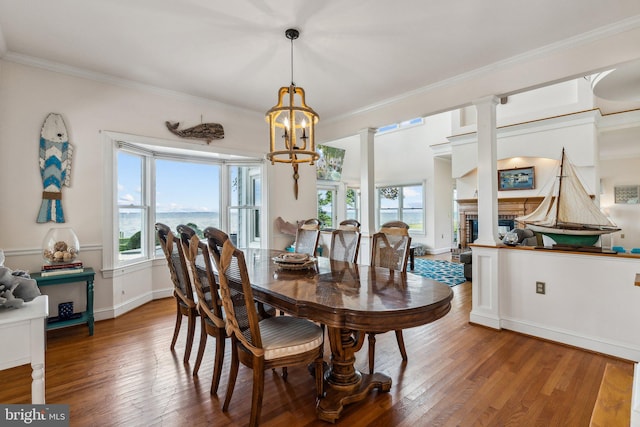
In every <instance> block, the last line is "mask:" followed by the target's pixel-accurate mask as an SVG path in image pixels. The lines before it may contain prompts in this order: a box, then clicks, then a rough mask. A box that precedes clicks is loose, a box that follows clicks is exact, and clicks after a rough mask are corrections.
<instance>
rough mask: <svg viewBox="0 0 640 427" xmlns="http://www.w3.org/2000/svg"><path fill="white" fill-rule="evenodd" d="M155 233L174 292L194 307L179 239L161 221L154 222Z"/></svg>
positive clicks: (187, 271) (189, 280) (185, 302)
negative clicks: (167, 267)
mask: <svg viewBox="0 0 640 427" xmlns="http://www.w3.org/2000/svg"><path fill="white" fill-rule="evenodd" d="M156 233H157V236H158V240H159V241H160V247H161V248H162V251H163V252H164V255H165V257H166V259H167V264H168V265H169V273H170V274H171V281H172V282H173V288H174V294H175V295H176V296H177V297H178V298H179V299H180V300H181V301H182V302H183V303H184V304H186V305H188V306H190V307H195V306H196V302H195V298H194V295H193V288H192V287H191V278H190V277H189V270H188V269H187V262H186V259H185V256H184V252H183V251H182V246H181V245H180V241H179V239H178V238H176V236H175V235H174V234H173V232H172V231H171V229H170V228H169V227H168V226H167V225H165V224H162V223H156Z"/></svg>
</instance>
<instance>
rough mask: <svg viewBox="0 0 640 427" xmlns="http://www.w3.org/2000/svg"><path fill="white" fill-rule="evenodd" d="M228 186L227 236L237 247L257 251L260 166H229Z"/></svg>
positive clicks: (260, 197) (258, 241)
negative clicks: (250, 248) (255, 249)
mask: <svg viewBox="0 0 640 427" xmlns="http://www.w3.org/2000/svg"><path fill="white" fill-rule="evenodd" d="M229 185H230V188H229V201H230V205H231V207H230V208H229V230H228V233H229V236H230V238H231V240H232V241H233V242H234V244H235V245H236V246H237V247H240V248H246V247H260V205H261V204H262V176H261V168H260V166H257V165H249V166H247V165H238V166H229Z"/></svg>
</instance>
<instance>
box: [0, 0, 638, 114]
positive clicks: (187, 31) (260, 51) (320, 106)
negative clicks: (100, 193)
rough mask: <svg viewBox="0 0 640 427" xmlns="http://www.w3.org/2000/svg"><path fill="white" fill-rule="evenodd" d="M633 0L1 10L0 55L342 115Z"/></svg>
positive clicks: (50, 5) (593, 23) (0, 1)
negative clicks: (288, 90) (292, 102)
mask: <svg viewBox="0 0 640 427" xmlns="http://www.w3.org/2000/svg"><path fill="white" fill-rule="evenodd" d="M630 17H640V1H638V0H611V1H607V2H604V1H602V0H563V1H557V0H538V1H535V2H532V1H524V0H492V1H478V0H457V1H447V2H445V1H438V0H405V1H403V2H392V1H389V0H351V1H345V0H323V1H301V0H234V1H212V0H102V1H99V2H98V1H85V0H22V1H15V0H0V56H3V57H4V58H6V59H9V60H16V61H19V60H21V61H25V60H27V59H28V60H30V61H32V62H33V61H36V62H37V61H43V62H46V63H54V64H58V65H62V66H65V67H72V68H71V69H72V70H76V71H77V70H82V71H83V72H89V73H94V74H96V73H97V74H98V75H101V76H108V77H109V78H112V79H122V80H125V81H133V82H138V83H141V84H145V85H151V86H154V87H159V88H163V89H167V90H170V91H176V92H179V93H184V94H189V95H194V96H198V97H203V98H207V99H210V100H214V101H219V102H222V103H225V104H230V105H234V106H237V107H241V108H243V109H248V110H252V111H255V112H259V113H264V112H265V111H266V110H268V109H269V108H270V107H272V106H273V105H274V104H275V103H276V101H277V99H276V95H277V89H278V88H279V87H280V86H288V85H289V83H290V81H291V64H290V53H291V51H290V49H291V44H290V42H289V40H287V39H286V38H285V35H284V31H285V29H287V28H289V27H295V28H298V29H300V32H301V34H300V38H299V39H298V40H296V41H295V42H294V81H295V83H296V84H297V85H298V86H301V87H303V88H304V89H305V91H306V93H307V102H308V104H309V105H310V106H312V107H313V108H314V109H315V110H316V111H317V112H318V113H319V114H320V117H321V119H326V118H332V117H339V116H344V115H348V114H349V113H351V112H354V111H357V110H359V109H362V108H366V107H367V106H371V105H375V104H379V103H382V102H384V101H385V100H387V99H390V98H396V97H398V96H401V95H402V94H405V93H410V92H412V91H415V90H417V89H419V88H423V87H427V86H430V85H434V84H437V83H438V82H442V81H445V80H447V79H451V78H452V77H454V76H459V75H462V74H465V73H470V72H473V71H474V70H478V69H481V68H486V67H490V66H491V65H492V64H496V63H498V62H501V61H505V60H508V59H510V58H515V57H518V56H519V55H523V54H526V53H527V52H531V51H534V50H536V49H541V48H544V47H548V46H552V45H554V44H555V43H558V42H560V41H562V40H566V39H568V38H572V37H579V36H580V35H583V34H587V33H589V32H593V31H594V30H597V29H599V28H602V27H606V26H609V25H611V24H613V23H617V22H621V21H624V20H627V21H628V20H629V18H630Z"/></svg>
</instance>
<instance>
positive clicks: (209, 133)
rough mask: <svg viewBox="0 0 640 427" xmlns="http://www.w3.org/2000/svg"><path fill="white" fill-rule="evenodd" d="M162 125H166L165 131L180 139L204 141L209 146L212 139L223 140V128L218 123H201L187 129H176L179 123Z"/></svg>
mask: <svg viewBox="0 0 640 427" xmlns="http://www.w3.org/2000/svg"><path fill="white" fill-rule="evenodd" d="M164 123H165V124H166V125H167V129H169V131H171V133H173V134H175V135H178V136H179V137H181V138H189V139H204V140H205V141H207V144H210V143H211V141H213V140H214V139H223V138H224V128H223V127H222V125H221V124H219V123H201V124H199V125H196V126H193V127H190V128H187V129H178V126H180V122H176V123H172V122H164Z"/></svg>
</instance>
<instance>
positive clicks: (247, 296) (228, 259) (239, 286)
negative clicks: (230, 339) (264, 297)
mask: <svg viewBox="0 0 640 427" xmlns="http://www.w3.org/2000/svg"><path fill="white" fill-rule="evenodd" d="M205 238H207V244H208V246H209V250H210V253H211V255H212V257H213V259H214V261H215V263H216V268H217V269H218V279H219V284H220V295H221V298H222V305H223V307H224V311H225V315H226V320H227V323H226V328H227V333H228V334H229V335H233V336H234V337H235V338H236V339H237V340H238V341H240V342H241V343H242V345H243V346H244V347H245V348H246V349H247V350H249V351H250V352H251V353H253V354H254V355H256V356H261V355H262V354H264V350H263V349H262V339H261V337H260V327H259V325H258V322H259V317H258V312H257V310H256V306H255V304H254V300H253V291H252V290H251V282H250V280H249V273H248V272H247V265H246V262H245V259H244V253H243V252H242V251H241V250H239V249H237V248H236V247H235V246H233V243H231V240H230V239H229V236H228V235H227V234H226V233H225V232H223V231H221V230H218V229H217V228H213V227H208V228H206V229H205Z"/></svg>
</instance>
